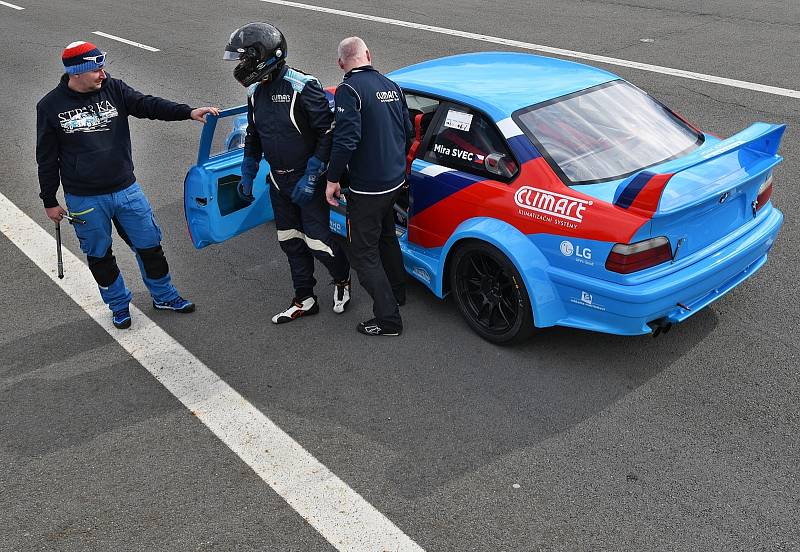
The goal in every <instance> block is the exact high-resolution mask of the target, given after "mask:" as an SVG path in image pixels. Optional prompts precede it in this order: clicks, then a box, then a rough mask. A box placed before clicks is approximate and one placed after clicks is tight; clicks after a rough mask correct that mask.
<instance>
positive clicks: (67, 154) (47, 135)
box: [36, 42, 219, 329]
mask: <svg viewBox="0 0 800 552" xmlns="http://www.w3.org/2000/svg"><path fill="white" fill-rule="evenodd" d="M61 59H62V61H63V63H64V70H65V73H64V75H63V76H62V77H61V82H60V83H59V84H58V86H56V88H55V89H53V90H52V91H51V92H50V93H48V94H47V95H46V96H45V97H44V98H42V99H41V100H40V101H39V103H38V104H37V105H36V115H37V121H36V162H37V163H38V165H39V186H40V188H41V193H40V194H39V197H40V198H41V199H42V202H43V203H44V207H45V212H46V213H47V216H48V217H49V218H50V219H51V220H53V221H55V222H59V221H61V220H62V218H63V216H64V215H66V214H70V215H71V216H74V217H77V218H79V219H81V220H83V221H84V223H83V224H75V225H74V227H75V233H76V234H77V236H78V240H79V241H80V244H81V250H82V251H83V252H84V253H85V254H86V256H87V258H88V261H89V269H90V270H91V272H92V275H93V276H94V279H95V280H96V281H97V284H98V286H99V288H100V295H101V296H102V298H103V301H105V303H106V304H107V305H108V306H109V308H110V309H111V312H112V313H113V314H112V321H113V323H114V326H116V327H117V328H120V329H123V328H129V327H130V325H131V316H130V310H129V308H128V305H129V303H130V301H131V297H132V296H131V292H130V290H128V288H127V286H126V285H125V281H124V280H123V278H122V275H121V274H120V272H119V268H118V267H117V262H116V259H115V258H114V255H113V253H112V250H111V225H112V223H113V225H114V226H115V227H116V229H117V232H118V233H119V235H120V236H121V237H122V239H123V240H124V241H125V242H126V243H127V244H128V246H130V247H131V249H133V251H134V253H135V254H136V260H137V261H138V263H139V268H140V269H141V272H142V278H143V279H144V283H145V284H146V285H147V288H148V289H149V290H150V294H151V295H152V296H153V307H155V308H156V309H162V310H171V311H175V312H181V313H185V312H192V311H193V310H194V304H193V303H192V302H191V301H187V300H186V299H184V298H182V297H181V296H180V294H179V293H178V291H177V290H176V289H175V287H174V286H173V285H172V279H171V277H170V274H169V266H168V265H167V259H166V257H165V256H164V251H163V249H162V248H161V230H160V229H159V227H158V225H157V224H156V221H155V218H154V217H153V210H152V208H151V207H150V203H149V202H148V201H147V198H146V197H145V195H144V193H143V192H142V189H141V188H140V186H139V183H138V182H137V181H136V177H135V176H134V174H133V161H132V158H131V137H130V129H129V127H128V116H133V117H138V118H148V119H160V120H162V121H181V120H186V119H194V120H196V121H203V122H205V115H206V114H208V113H212V114H214V115H217V114H219V111H218V110H217V109H216V108H214V107H199V108H196V109H192V108H191V107H189V106H188V105H185V104H177V103H174V102H171V101H168V100H164V99H162V98H157V97H154V96H145V95H143V94H141V93H140V92H137V91H136V90H134V89H133V88H131V87H130V86H128V85H127V84H125V83H124V82H122V81H121V80H118V79H113V78H110V77H109V75H108V74H107V73H106V72H105V69H104V66H105V53H103V52H101V51H100V50H99V49H98V48H97V47H96V46H95V45H94V44H92V43H90V42H73V43H71V44H70V45H68V46H67V47H66V48H65V49H64V52H63V53H62V56H61ZM59 184H63V186H64V198H65V200H66V203H67V207H68V209H69V211H65V210H64V209H63V208H62V207H61V206H60V205H59V203H58V199H57V198H56V192H57V191H58V187H59Z"/></svg>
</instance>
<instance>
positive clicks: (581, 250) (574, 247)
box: [559, 240, 594, 266]
mask: <svg viewBox="0 0 800 552" xmlns="http://www.w3.org/2000/svg"><path fill="white" fill-rule="evenodd" d="M559 249H560V250H561V254H562V255H564V256H565V257H572V256H573V255H574V256H575V261H576V262H579V263H581V264H585V265H588V266H594V261H593V260H592V250H591V249H589V248H588V247H582V246H581V245H580V244H573V243H572V242H569V241H567V240H564V241H562V242H561V245H560V246H559Z"/></svg>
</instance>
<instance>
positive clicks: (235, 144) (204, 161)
mask: <svg viewBox="0 0 800 552" xmlns="http://www.w3.org/2000/svg"><path fill="white" fill-rule="evenodd" d="M246 112H247V106H240V107H234V108H232V109H226V110H224V111H221V112H220V114H219V117H215V116H212V115H208V116H207V121H206V124H205V125H204V126H203V133H202V135H201V137H200V147H199V151H198V154H197V164H196V165H194V166H193V167H192V168H191V169H189V172H188V173H187V174H186V179H185V180H184V186H183V207H184V212H185V214H186V223H187V225H188V227H189V234H190V236H191V238H192V243H193V244H194V246H195V247H196V248H197V249H201V248H203V247H205V246H207V245H209V244H212V243H221V242H224V241H225V240H228V239H230V238H232V237H234V236H238V235H239V234H241V233H243V232H246V231H248V230H250V229H251V228H253V227H255V226H258V225H259V224H261V223H264V222H266V221H269V220H272V219H273V218H274V217H273V212H272V203H271V201H270V198H269V190H268V188H267V183H266V177H267V174H268V173H269V164H267V162H266V161H265V160H262V161H261V164H260V166H259V169H258V175H257V176H256V179H255V182H254V183H253V196H254V197H255V201H253V202H252V203H248V202H246V201H244V200H242V199H241V198H240V197H239V194H238V193H237V191H236V187H237V185H238V184H239V180H240V179H241V174H240V167H241V164H242V156H243V153H244V149H243V146H244V132H245V130H246V126H247V115H246ZM226 118H230V119H229V120H228V121H225V123H226V125H220V124H219V122H220V121H222V120H223V119H226ZM223 126H229V127H230V130H229V131H227V135H226V136H223V134H226V130H224V129H222V127H223ZM221 129H222V130H221ZM215 133H216V134H217V136H216V137H215ZM214 144H219V145H220V147H219V150H220V151H218V152H217V151H215V152H214V153H213V154H212V147H213V146H214Z"/></svg>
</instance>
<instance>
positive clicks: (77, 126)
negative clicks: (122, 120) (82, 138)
mask: <svg viewBox="0 0 800 552" xmlns="http://www.w3.org/2000/svg"><path fill="white" fill-rule="evenodd" d="M118 115H119V112H118V111H117V108H116V107H114V105H113V104H112V103H111V102H110V101H108V100H102V101H99V102H97V103H94V104H90V105H87V106H84V107H80V108H78V109H70V110H69V111H64V112H62V113H59V114H58V123H59V124H60V125H61V128H62V129H63V130H64V132H65V133H67V134H73V133H75V132H104V131H106V130H111V128H109V123H110V122H111V119H113V118H114V117H117V116H118Z"/></svg>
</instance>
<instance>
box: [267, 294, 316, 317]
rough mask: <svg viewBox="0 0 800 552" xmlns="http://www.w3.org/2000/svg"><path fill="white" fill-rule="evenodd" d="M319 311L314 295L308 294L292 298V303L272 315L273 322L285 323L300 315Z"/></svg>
mask: <svg viewBox="0 0 800 552" xmlns="http://www.w3.org/2000/svg"><path fill="white" fill-rule="evenodd" d="M318 312H319V303H318V302H317V296H316V295H310V296H308V297H306V298H305V299H298V298H297V297H295V298H294V299H292V304H291V305H289V308H288V309H286V310H285V311H283V312H279V313H278V314H276V315H275V316H273V317H272V322H273V324H285V323H286V322H291V321H292V320H297V319H298V318H300V317H301V316H309V315H312V314H317V313H318Z"/></svg>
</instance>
